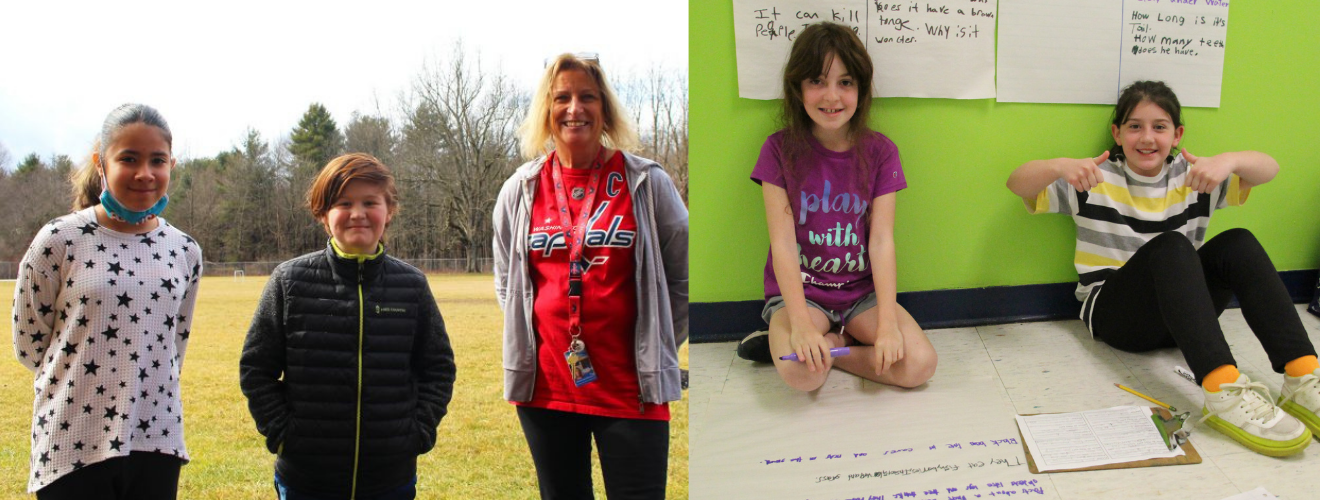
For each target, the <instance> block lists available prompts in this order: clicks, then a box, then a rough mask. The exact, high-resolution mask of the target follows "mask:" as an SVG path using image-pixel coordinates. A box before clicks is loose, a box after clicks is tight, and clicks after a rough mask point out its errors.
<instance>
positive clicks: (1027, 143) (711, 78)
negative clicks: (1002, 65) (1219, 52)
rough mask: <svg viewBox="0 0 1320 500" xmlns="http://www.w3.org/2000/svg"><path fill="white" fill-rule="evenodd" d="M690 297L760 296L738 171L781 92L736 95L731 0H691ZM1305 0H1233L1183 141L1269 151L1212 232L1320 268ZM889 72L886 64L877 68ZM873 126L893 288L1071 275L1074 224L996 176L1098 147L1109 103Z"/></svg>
mask: <svg viewBox="0 0 1320 500" xmlns="http://www.w3.org/2000/svg"><path fill="white" fill-rule="evenodd" d="M689 8H690V15H691V20H690V25H689V33H690V35H689V36H690V37H691V41H690V43H691V49H690V50H691V72H690V73H691V106H692V108H691V125H690V127H689V134H690V138H691V151H690V155H691V156H690V158H691V167H690V175H691V181H690V194H689V196H690V202H691V209H692V217H691V229H692V235H693V238H692V240H691V247H690V259H691V269H692V276H693V277H692V300H694V301H696V302H721V301H735V300H752V299H759V298H761V296H762V293H763V292H762V286H761V272H762V268H763V266H764V265H765V257H766V248H767V244H768V243H767V234H766V228H765V215H764V210H763V208H762V203H761V194H760V187H759V186H757V185H756V184H755V183H753V182H751V181H749V180H748V175H749V174H750V173H751V170H752V166H753V165H754V164H755V162H756V158H757V154H758V153H759V152H760V147H761V143H762V142H763V141H764V140H765V137H766V136H767V135H769V134H771V133H773V132H774V131H775V129H776V125H775V124H776V120H777V116H778V115H777V109H778V106H779V105H780V101H758V100H751V99H742V98H739V97H738V76H737V66H736V61H735V56H734V38H733V17H732V16H733V7H732V4H731V2H730V1H727V0H725V1H716V0H709V1H708V0H701V1H698V0H691V1H690V2H689ZM1317 12H1318V11H1317V10H1316V4H1315V2H1314V0H1254V1H1238V2H1235V3H1234V4H1233V6H1232V8H1231V11H1230V14H1229V16H1230V17H1229V26H1228V48H1227V53H1226V55H1225V61H1224V81H1223V93H1222V102H1221V107H1220V108H1218V109H1208V108H1188V109H1185V110H1184V113H1183V116H1184V120H1185V122H1186V124H1187V128H1186V134H1185V136H1184V141H1183V145H1184V146H1186V147H1187V148H1188V149H1189V150H1190V151H1192V152H1193V153H1196V154H1199V155H1208V154H1215V153H1220V152H1224V151H1240V150H1246V149H1252V150H1258V151H1264V152H1266V153H1269V154H1271V155H1273V156H1274V157H1275V158H1276V159H1278V160H1279V164H1280V165H1282V170H1280V172H1279V176H1278V177H1277V178H1275V180H1274V181H1273V182H1271V183H1269V184H1267V185H1265V186H1262V187H1260V188H1257V189H1255V190H1253V192H1252V194H1251V198H1250V200H1249V202H1248V203H1247V204H1246V205H1244V206H1243V207H1240V208H1231V209H1227V210H1223V211H1220V212H1216V215H1215V217H1214V220H1213V222H1212V223H1211V225H1210V232H1211V234H1214V233H1217V232H1220V231H1223V230H1225V229H1229V228H1233V227H1246V228H1249V229H1251V230H1252V231H1253V232H1254V233H1255V234H1256V235H1257V237H1258V238H1259V239H1260V240H1261V242H1262V243H1263V244H1264V245H1265V248H1266V250H1268V251H1269V253H1270V255H1271V256H1272V257H1273V258H1274V262H1275V265H1276V267H1278V268H1279V269H1280V270H1292V269H1314V268H1317V267H1320V196H1318V195H1320V126H1318V125H1320V97H1317V95H1320V94H1318V92H1320V83H1318V82H1320V14H1318V13H1317ZM878 69H879V70H880V71H884V68H878ZM871 109H872V116H871V125H872V127H874V128H875V129H876V130H879V131H881V132H883V133H884V134H886V135H888V136H889V137H890V138H891V139H893V140H894V142H895V143H896V144H898V147H899V151H900V153H901V155H902V161H903V170H904V172H905V174H906V175H907V180H908V186H909V187H908V188H907V189H905V190H903V191H900V192H899V194H898V214H897V219H896V223H895V224H896V225H895V230H894V233H895V234H894V236H895V240H896V241H897V245H898V289H899V291H916V290H936V289H947V288H972V287H983V286H997V285H1022V284H1033V283H1059V282H1067V281H1074V280H1076V279H1077V275H1076V273H1075V272H1074V271H1073V266H1072V253H1073V238H1074V231H1073V225H1072V221H1071V220H1070V219H1068V218H1067V217H1063V216H1059V215H1037V216H1031V215H1028V214H1027V213H1026V211H1025V210H1024V209H1023V207H1022V202H1021V201H1020V198H1017V197H1016V196H1014V195H1013V194H1012V193H1011V192H1009V191H1008V189H1006V188H1005V187H1004V182H1005V181H1006V180H1007V179H1008V174H1009V173H1010V172H1012V170H1013V169H1014V168H1016V167H1017V166H1018V165H1021V164H1022V163H1024V162H1026V161H1028V160H1033V159H1040V158H1055V157H1061V156H1066V157H1073V158H1077V157H1084V156H1095V155H1097V154H1099V153H1100V152H1101V151H1103V150H1104V148H1106V147H1107V146H1108V145H1109V144H1110V143H1111V141H1110V139H1109V132H1108V127H1107V124H1108V120H1109V114H1110V112H1111V110H1112V108H1111V107H1108V106H1098V105H1078V104H1016V103H999V102H995V101H994V100H993V99H985V100H953V99H910V98H884V99H876V100H875V102H874V104H873V106H872V108H871Z"/></svg>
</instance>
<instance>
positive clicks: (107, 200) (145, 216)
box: [101, 175, 170, 225]
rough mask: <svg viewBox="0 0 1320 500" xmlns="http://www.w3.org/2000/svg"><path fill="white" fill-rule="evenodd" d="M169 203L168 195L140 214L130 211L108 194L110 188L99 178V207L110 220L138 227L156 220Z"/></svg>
mask: <svg viewBox="0 0 1320 500" xmlns="http://www.w3.org/2000/svg"><path fill="white" fill-rule="evenodd" d="M169 202H170V197H169V195H165V196H161V197H160V200H158V201H157V202H156V204H155V205H152V206H151V208H148V209H146V210H143V211H141V212H139V211H136V210H130V209H129V208H127V207H125V206H124V205H122V204H120V203H119V200H116V199H115V197H114V195H112V194H110V186H108V185H106V182H105V176H104V175H102V176H101V206H102V207H104V208H105V214H106V215H107V216H109V217H110V218H111V219H115V220H118V221H123V222H127V223H129V224H133V225H138V224H141V223H143V222H145V221H148V220H151V219H154V218H156V217H157V216H159V215H160V213H161V212H164V211H165V205H168V204H169Z"/></svg>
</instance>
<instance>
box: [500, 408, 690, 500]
mask: <svg viewBox="0 0 1320 500" xmlns="http://www.w3.org/2000/svg"><path fill="white" fill-rule="evenodd" d="M518 420H519V421H521V422H522V428H523V434H524V435H525V436H526V437H527V446H528V447H529V448H531V450H532V461H533V462H535V463H536V479H537V481H539V482H540V485H541V498H542V500H578V499H591V498H594V496H593V493H592V491H591V438H592V437H593V436H594V437H595V438H596V451H597V453H599V454H600V469H601V475H603V476H604V480H605V494H606V496H608V497H609V499H610V500H663V499H664V498H665V483H666V481H667V480H668V476H669V422H666V421H663V420H639V419H628V418H611V417H597V416H594V415H583V414H580V413H569V412H563V411H556V410H546V409H541V408H529V407H526V406H519V407H518Z"/></svg>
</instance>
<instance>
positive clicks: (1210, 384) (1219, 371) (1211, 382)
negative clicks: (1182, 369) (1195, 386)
mask: <svg viewBox="0 0 1320 500" xmlns="http://www.w3.org/2000/svg"><path fill="white" fill-rule="evenodd" d="M1237 379H1238V369H1237V367H1236V366H1233V365H1223V366H1220V367H1219V368H1215V369H1214V371H1211V372H1210V374H1209V375H1206V376H1205V378H1204V379H1202V380H1201V387H1204V388H1205V390H1207V391H1210V392H1219V384H1231V383H1233V382H1237Z"/></svg>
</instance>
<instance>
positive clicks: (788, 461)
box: [688, 373, 1054, 500]
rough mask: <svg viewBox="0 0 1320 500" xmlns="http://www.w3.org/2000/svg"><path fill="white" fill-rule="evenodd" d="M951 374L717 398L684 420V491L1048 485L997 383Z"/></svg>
mask: <svg viewBox="0 0 1320 500" xmlns="http://www.w3.org/2000/svg"><path fill="white" fill-rule="evenodd" d="M831 376H848V375H844V374H841V373H840V374H833V375H831ZM956 383H957V384H959V387H957V388H956V389H950V388H941V386H943V385H945V384H943V383H939V382H936V383H932V384H930V385H929V386H928V387H926V388H925V389H924V390H918V391H899V390H895V389H890V388H881V389H873V390H851V389H846V390H833V391H830V392H828V393H824V391H822V393H821V394H818V395H816V396H814V397H810V396H805V395H804V396H801V397H787V398H785V397H783V396H782V394H783V393H778V394H775V391H768V392H770V393H771V394H770V395H766V394H748V395H741V396H733V397H730V396H729V395H728V394H727V393H726V394H724V395H722V396H719V397H716V398H714V399H712V400H711V401H710V403H709V406H708V407H707V408H706V410H705V411H704V412H702V414H701V417H700V418H694V420H693V422H692V425H691V427H690V430H689V432H690V436H691V438H690V440H689V442H690V463H689V467H688V473H689V476H690V483H689V484H690V486H689V487H690V491H691V496H692V498H791V499H808V500H851V499H863V500H872V499H885V500H889V499H901V498H927V497H928V495H931V494H935V495H939V496H938V498H948V497H956V496H958V495H961V496H963V497H965V498H967V499H975V498H991V495H992V494H995V496H998V495H1004V494H1006V493H1004V492H1007V491H1011V492H1013V495H1014V496H1019V497H1032V496H1046V495H1047V492H1048V494H1049V495H1053V494H1054V492H1053V490H1052V487H1051V486H1050V485H1049V484H1048V482H1047V481H1045V482H1042V481H1043V479H1044V476H1038V475H1033V474H1031V473H1030V471H1029V470H1028V468H1027V465H1026V458H1025V454H1024V453H1023V450H1022V444H1021V441H1020V440H1019V437H1018V432H1017V427H1016V425H1015V424H1014V422H1013V416H1014V414H1015V412H1014V410H1013V407H1012V406H1011V405H1010V404H1009V403H1008V401H1007V398H1006V397H1005V396H1004V395H1003V394H1002V393H1001V390H1000V389H999V388H998V387H997V386H996V382H995V381H994V380H992V379H990V378H989V377H985V378H984V379H981V380H980V381H977V380H976V379H975V378H964V379H962V380H959V381H958V382H956ZM968 385H974V386H976V387H972V388H971V389H969V388H968ZM982 385H983V386H984V387H980V386H982ZM872 387H873V386H872ZM792 396H799V395H792Z"/></svg>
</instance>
